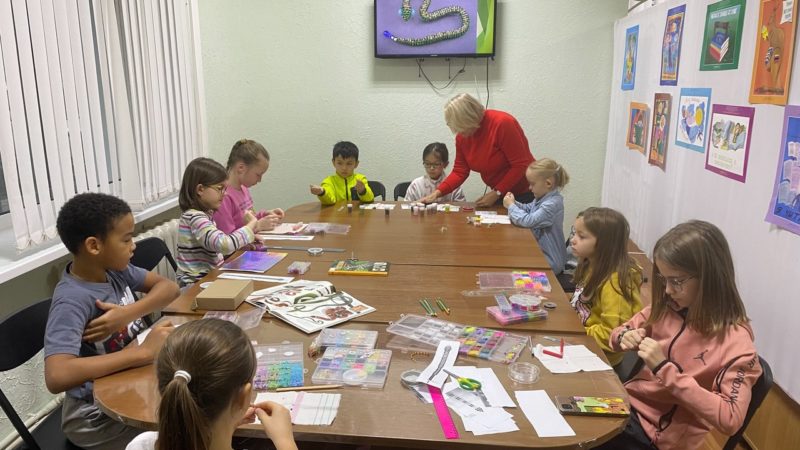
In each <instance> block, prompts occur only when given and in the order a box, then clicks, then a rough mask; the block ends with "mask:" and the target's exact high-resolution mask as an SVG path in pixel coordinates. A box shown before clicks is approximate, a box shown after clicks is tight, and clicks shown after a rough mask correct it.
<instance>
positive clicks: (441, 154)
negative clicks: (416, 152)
mask: <svg viewBox="0 0 800 450" xmlns="http://www.w3.org/2000/svg"><path fill="white" fill-rule="evenodd" d="M448 164H449V160H448V153H447V146H446V145H444V144H442V143H441V142H434V143H432V144H428V145H427V146H426V147H425V149H424V150H422V165H423V166H424V167H425V175H423V176H421V177H419V178H416V179H414V181H412V182H411V184H410V185H409V186H408V191H406V195H405V196H404V198H405V199H406V200H407V201H410V202H415V201H418V200H419V199H421V198H422V197H425V196H427V195H430V194H431V193H433V191H435V190H436V188H438V187H439V183H441V182H442V181H443V180H444V179H445V172H444V170H445V169H446V168H447V165H448ZM436 201H437V202H442V203H446V202H465V201H467V198H466V197H465V196H464V191H462V190H461V187H457V188H455V190H454V191H453V192H451V193H449V194H447V195H443V196H441V197H439V198H437V199H436Z"/></svg>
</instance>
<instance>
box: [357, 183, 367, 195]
mask: <svg viewBox="0 0 800 450" xmlns="http://www.w3.org/2000/svg"><path fill="white" fill-rule="evenodd" d="M356 192H358V195H362V194H364V193H365V192H367V187H366V186H364V182H363V181H361V180H356Z"/></svg>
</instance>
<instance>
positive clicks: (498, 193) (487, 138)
mask: <svg viewBox="0 0 800 450" xmlns="http://www.w3.org/2000/svg"><path fill="white" fill-rule="evenodd" d="M444 118H445V120H446V121H447V126H448V127H450V130H452V131H453V133H455V134H456V158H455V162H454V164H453V171H452V172H451V173H450V176H448V177H447V178H446V179H445V180H444V181H442V183H441V184H440V185H439V188H438V189H436V190H435V191H433V193H431V194H430V195H428V196H425V197H423V198H421V199H420V200H421V201H422V202H425V203H431V202H435V201H436V199H437V198H439V197H441V196H443V195H447V194H449V193H450V192H452V191H453V190H454V189H455V188H457V187H459V186H461V184H462V183H464V181H466V179H467V177H469V174H470V171H472V170H474V171H475V172H478V173H480V174H481V179H482V180H483V182H484V183H486V185H487V186H488V187H489V190H488V192H487V193H486V194H484V195H483V196H482V197H480V198H479V199H478V200H476V201H475V206H479V207H485V206H493V205H495V204H500V203H501V202H502V200H503V196H504V195H505V194H506V193H508V192H512V193H514V197H515V199H516V200H517V201H519V202H522V203H530V202H531V201H532V200H533V194H532V193H531V191H530V188H529V186H528V181H527V180H526V179H525V170H526V169H527V168H528V165H530V163H532V162H533V161H535V159H534V158H533V155H532V154H531V150H530V148H529V147H528V139H527V138H526V137H525V132H524V131H522V127H520V125H519V123H518V122H517V120H516V119H515V118H514V117H513V116H512V115H511V114H508V113H505V112H503V111H497V110H493V109H484V108H483V105H481V104H480V103H479V102H478V101H477V100H475V98H474V97H472V96H471V95H469V94H459V95H457V96H455V97H453V98H452V99H450V101H449V102H447V105H445V107H444Z"/></svg>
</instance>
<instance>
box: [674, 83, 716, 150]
mask: <svg viewBox="0 0 800 450" xmlns="http://www.w3.org/2000/svg"><path fill="white" fill-rule="evenodd" d="M710 105H711V89H709V88H682V89H681V97H680V100H679V101H678V119H677V120H678V122H677V124H676V126H675V145H678V146H681V147H684V148H688V149H690V150H694V151H696V152H700V153H703V152H705V151H706V125H707V123H708V111H709V110H710Z"/></svg>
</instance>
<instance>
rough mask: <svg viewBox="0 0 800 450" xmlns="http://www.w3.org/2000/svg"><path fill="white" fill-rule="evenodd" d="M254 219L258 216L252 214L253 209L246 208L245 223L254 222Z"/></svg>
mask: <svg viewBox="0 0 800 450" xmlns="http://www.w3.org/2000/svg"><path fill="white" fill-rule="evenodd" d="M256 220H258V217H256V215H255V214H253V211H250V210H248V211H246V212H245V213H244V221H245V223H250V222H255V221H256Z"/></svg>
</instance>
